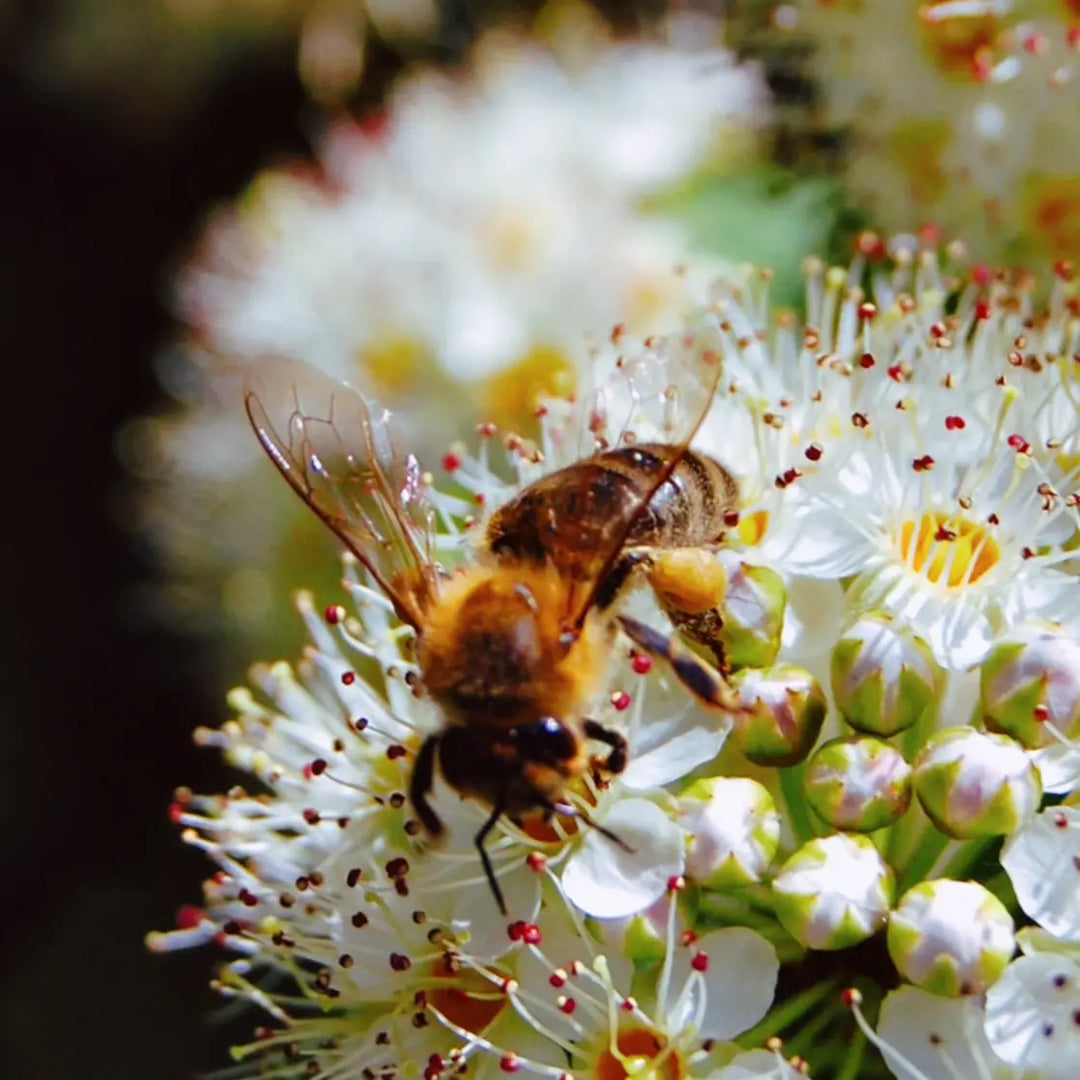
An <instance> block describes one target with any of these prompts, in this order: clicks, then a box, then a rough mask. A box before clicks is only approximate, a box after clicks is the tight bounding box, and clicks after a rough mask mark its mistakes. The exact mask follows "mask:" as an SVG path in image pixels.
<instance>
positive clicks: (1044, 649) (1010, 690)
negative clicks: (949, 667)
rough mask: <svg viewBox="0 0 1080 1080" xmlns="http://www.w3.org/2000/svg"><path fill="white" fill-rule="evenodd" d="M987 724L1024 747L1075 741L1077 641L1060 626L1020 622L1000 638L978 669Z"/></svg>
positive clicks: (1079, 726)
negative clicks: (1062, 739) (1057, 735)
mask: <svg viewBox="0 0 1080 1080" xmlns="http://www.w3.org/2000/svg"><path fill="white" fill-rule="evenodd" d="M979 690H980V694H981V704H982V710H983V716H984V718H985V720H986V726H987V727H988V728H990V730H991V731H999V732H1003V733H1004V734H1006V735H1011V736H1012V737H1013V738H1014V739H1016V740H1017V741H1018V742H1020V743H1022V744H1023V745H1024V746H1026V747H1027V748H1028V749H1029V750H1037V749H1039V748H1041V747H1044V746H1048V745H1050V744H1051V743H1054V742H1055V741H1056V739H1055V736H1054V735H1053V733H1052V732H1051V731H1050V730H1049V727H1048V725H1052V726H1053V727H1054V728H1055V729H1056V730H1057V731H1058V732H1059V733H1060V734H1061V735H1064V736H1065V738H1067V739H1080V641H1078V640H1077V639H1076V637H1075V636H1074V635H1072V634H1070V633H1068V632H1067V631H1065V630H1063V629H1062V628H1061V627H1059V626H1054V625H1051V624H1046V625H1043V626H1035V625H1032V626H1024V627H1020V628H1019V629H1017V630H1016V631H1015V632H1013V633H1011V634H1009V635H1008V637H1006V638H1004V639H1003V640H1001V641H999V642H998V643H997V644H996V645H995V646H994V647H993V649H991V650H990V654H989V655H988V656H987V658H986V659H985V660H984V661H983V664H982V667H981V668H980V670H979Z"/></svg>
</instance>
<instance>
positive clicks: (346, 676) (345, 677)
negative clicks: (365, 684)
mask: <svg viewBox="0 0 1080 1080" xmlns="http://www.w3.org/2000/svg"><path fill="white" fill-rule="evenodd" d="M354 682H356V672H355V671H345V672H342V675H341V685H342V686H352V684H353V683H354Z"/></svg>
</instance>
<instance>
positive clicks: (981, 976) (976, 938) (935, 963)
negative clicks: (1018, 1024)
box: [886, 879, 1016, 997]
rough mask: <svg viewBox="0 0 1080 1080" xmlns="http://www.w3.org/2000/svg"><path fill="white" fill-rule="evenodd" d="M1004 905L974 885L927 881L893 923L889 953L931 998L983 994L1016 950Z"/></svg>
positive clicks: (896, 913)
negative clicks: (934, 995)
mask: <svg viewBox="0 0 1080 1080" xmlns="http://www.w3.org/2000/svg"><path fill="white" fill-rule="evenodd" d="M1013 931H1014V927H1013V921H1012V918H1011V917H1010V916H1009V913H1008V911H1006V910H1005V905H1004V904H1002V902H1001V901H1000V900H999V899H998V898H997V897H996V896H994V894H993V893H991V892H989V891H988V890H986V889H984V888H983V887H982V886H981V885H979V884H977V883H976V882H974V881H951V880H948V879H941V880H939V881H924V882H922V883H920V884H918V885H916V886H915V887H914V888H912V889H909V890H908V891H907V892H906V893H904V896H903V898H902V899H901V901H900V904H899V905H898V907H897V909H896V910H895V911H894V912H893V913H892V917H891V918H890V919H889V930H888V934H887V936H886V937H887V943H888V949H889V955H890V956H891V957H892V960H893V963H894V964H895V965H896V968H897V970H898V971H899V972H900V974H901V975H903V976H904V978H905V979H908V980H909V981H910V982H913V983H914V984H915V985H916V986H920V987H922V989H924V990H927V991H929V992H930V993H931V994H941V995H943V996H945V997H960V996H966V995H971V994H981V993H983V991H984V990H986V988H987V987H988V986H990V985H991V984H992V983H994V982H996V981H997V979H998V978H999V977H1000V975H1001V973H1002V972H1003V971H1004V970H1005V966H1006V964H1008V962H1009V960H1010V958H1011V957H1012V955H1013V953H1014V952H1015V951H1016V938H1015V935H1014V933H1013Z"/></svg>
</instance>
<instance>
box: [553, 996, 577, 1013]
mask: <svg viewBox="0 0 1080 1080" xmlns="http://www.w3.org/2000/svg"><path fill="white" fill-rule="evenodd" d="M555 1004H556V1005H558V1006H559V1012H562V1013H566V1015H567V1016H573V1014H574V1010H575V1009H576V1008H577V1002H576V1001H575V1000H574V999H573V998H572V997H563V996H560V997H559V999H558V1000H557V1001H556V1002H555Z"/></svg>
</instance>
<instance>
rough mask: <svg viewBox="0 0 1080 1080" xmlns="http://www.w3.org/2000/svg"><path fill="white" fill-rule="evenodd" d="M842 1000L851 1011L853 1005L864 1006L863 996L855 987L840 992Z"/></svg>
mask: <svg viewBox="0 0 1080 1080" xmlns="http://www.w3.org/2000/svg"><path fill="white" fill-rule="evenodd" d="M840 1000H841V1001H842V1002H843V1003H844V1005H846V1006H847V1007H848V1008H849V1009H850V1008H851V1007H852V1006H853V1005H861V1004H862V994H860V993H859V991H858V990H856V989H855V987H854V986H849V987H848V988H847V989H846V990H842V991H841V992H840Z"/></svg>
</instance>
